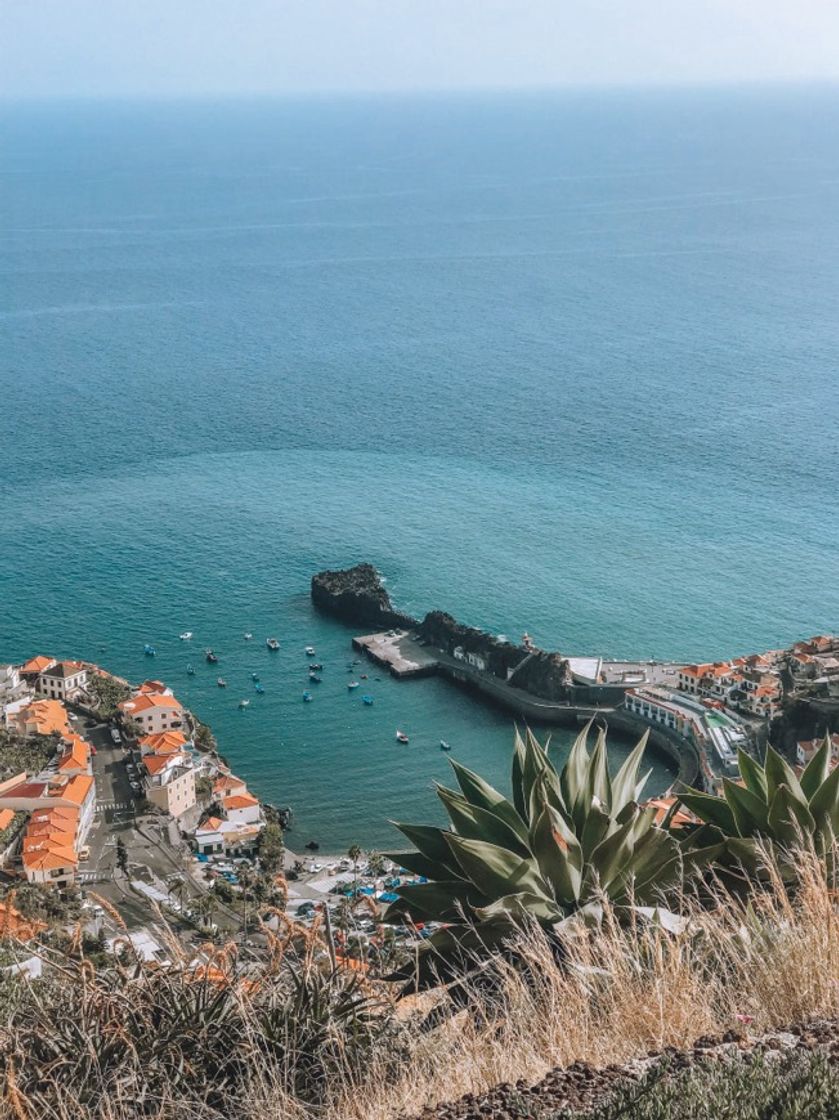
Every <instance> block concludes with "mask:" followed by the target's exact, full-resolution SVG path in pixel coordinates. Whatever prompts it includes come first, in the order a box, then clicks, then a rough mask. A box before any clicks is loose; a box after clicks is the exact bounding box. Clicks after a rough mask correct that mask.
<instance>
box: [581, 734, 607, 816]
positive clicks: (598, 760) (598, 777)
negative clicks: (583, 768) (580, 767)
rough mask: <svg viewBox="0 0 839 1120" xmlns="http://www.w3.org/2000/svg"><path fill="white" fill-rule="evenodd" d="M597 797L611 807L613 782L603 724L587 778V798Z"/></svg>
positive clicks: (604, 804) (588, 799)
mask: <svg viewBox="0 0 839 1120" xmlns="http://www.w3.org/2000/svg"><path fill="white" fill-rule="evenodd" d="M593 797H596V798H597V799H598V801H599V802H600V804H601V805H603V807H604V808H605V809H607V810H608V809H609V808H611V804H612V783H611V781H610V779H609V766H608V763H607V758H606V728H605V727H604V726H603V725H601V726H600V727H599V728H598V731H597V742H596V743H595V744H594V750H593V751H592V752H591V760H590V762H589V767H588V776H587V780H586V800H587V801H591V799H592V798H593Z"/></svg>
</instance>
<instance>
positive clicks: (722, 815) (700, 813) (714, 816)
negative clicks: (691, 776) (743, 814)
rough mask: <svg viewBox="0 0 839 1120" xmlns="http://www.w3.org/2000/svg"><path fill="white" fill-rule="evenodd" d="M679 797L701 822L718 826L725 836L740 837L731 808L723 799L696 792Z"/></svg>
mask: <svg viewBox="0 0 839 1120" xmlns="http://www.w3.org/2000/svg"><path fill="white" fill-rule="evenodd" d="M679 797H680V798H681V801H682V804H683V805H685V806H686V807H687V808H688V809H690V811H691V812H692V813H693V814H694V815H695V816H697V817H699V819H700V820H701V821H707V823H708V824H713V825H716V826H717V828H718V829H719V830H720V832H722V833H723V834H724V835H725V836H739V833H738V831H737V822H736V821H735V820H734V814H733V813H732V811H731V806H730V805H729V804H728V802H727V801H725V800H724V799H723V798H722V797H714V796H713V795H712V794H709V793H699V792H698V791H696V790H688V791H687V792H686V793H680V794H679Z"/></svg>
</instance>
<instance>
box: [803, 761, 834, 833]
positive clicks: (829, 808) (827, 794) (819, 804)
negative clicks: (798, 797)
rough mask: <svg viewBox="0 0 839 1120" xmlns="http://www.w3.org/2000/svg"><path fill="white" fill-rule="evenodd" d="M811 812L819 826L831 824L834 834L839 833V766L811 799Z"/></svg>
mask: <svg viewBox="0 0 839 1120" xmlns="http://www.w3.org/2000/svg"><path fill="white" fill-rule="evenodd" d="M810 812H811V813H812V814H813V817H814V819H815V820H816V821H818V822H819V826H820V827H821V828H824V827H825V825H826V824H828V823H829V825H830V827H831V829H832V830H833V832H834V833H839V766H837V767H835V769H833V770H831V771H830V773H829V774H828V776H827V778H826V779H825V780H824V781H823V782H822V784H821V785H820V786H819V788H818V789H817V790H816V792H815V793H814V794H813V795H812V797H811V798H810Z"/></svg>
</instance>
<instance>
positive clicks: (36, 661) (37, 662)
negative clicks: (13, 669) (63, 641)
mask: <svg viewBox="0 0 839 1120" xmlns="http://www.w3.org/2000/svg"><path fill="white" fill-rule="evenodd" d="M54 661H55V658H54V657H45V656H44V655H43V654H42V653H39V654H38V656H37V657H30V658H29V660H28V661H27V662H25V663H24V664H23V665H21V667H20V671H21V673H42V672H43V671H44V669H46V668H48V666H50V665H52V663H53V662H54Z"/></svg>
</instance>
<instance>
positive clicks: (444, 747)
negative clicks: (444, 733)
mask: <svg viewBox="0 0 839 1120" xmlns="http://www.w3.org/2000/svg"><path fill="white" fill-rule="evenodd" d="M451 749H452V748H451V746H450V745H449V744H448V743H447V742H446V740H445V739H441V740H440V750H441V751H450V750H451Z"/></svg>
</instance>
